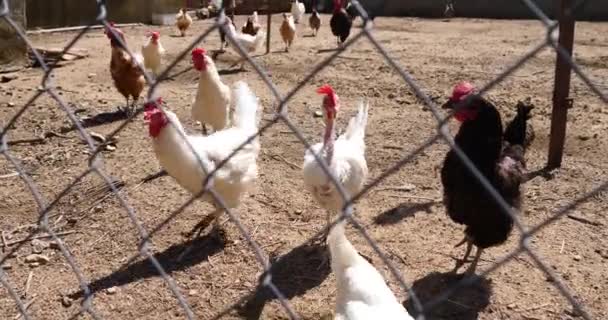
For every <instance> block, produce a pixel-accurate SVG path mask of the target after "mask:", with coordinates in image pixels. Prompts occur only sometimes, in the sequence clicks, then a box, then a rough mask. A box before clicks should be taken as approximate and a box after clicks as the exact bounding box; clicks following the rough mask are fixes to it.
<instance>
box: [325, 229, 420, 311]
mask: <svg viewBox="0 0 608 320" xmlns="http://www.w3.org/2000/svg"><path fill="white" fill-rule="evenodd" d="M345 223H346V221H344V220H343V221H340V222H338V223H337V224H336V225H335V226H334V227H333V229H332V230H331V232H330V233H329V236H328V237H327V245H328V246H329V252H330V254H331V270H332V271H333V273H334V275H335V277H336V284H337V287H338V288H337V289H338V290H337V297H336V315H335V318H334V319H335V320H375V319H382V320H413V318H412V317H411V316H410V315H409V313H408V312H407V310H405V308H404V307H403V305H402V304H401V303H399V301H398V300H397V298H396V297H395V295H394V294H393V292H392V291H391V289H390V288H389V287H388V286H387V285H386V282H385V281H384V278H383V277H382V275H381V274H380V272H378V270H376V268H374V266H372V265H371V264H370V263H369V262H367V260H365V259H364V258H363V257H361V256H360V255H359V253H357V250H356V249H355V247H354V246H353V245H352V243H351V242H350V241H349V240H348V239H347V238H346V235H345V234H344V225H345Z"/></svg>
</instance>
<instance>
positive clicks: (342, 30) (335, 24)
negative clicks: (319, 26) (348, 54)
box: [329, 0, 353, 46]
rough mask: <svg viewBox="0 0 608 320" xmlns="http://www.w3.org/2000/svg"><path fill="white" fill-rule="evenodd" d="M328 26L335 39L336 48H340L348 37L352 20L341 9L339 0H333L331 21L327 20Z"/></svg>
mask: <svg viewBox="0 0 608 320" xmlns="http://www.w3.org/2000/svg"><path fill="white" fill-rule="evenodd" d="M329 26H330V27H331V33H333V34H334V36H336V38H337V43H338V46H342V44H344V42H345V41H346V39H348V36H349V35H350V29H351V28H352V26H353V19H351V17H350V16H349V15H348V13H347V12H346V10H345V9H344V8H343V6H342V1H340V0H334V13H333V15H332V16H331V20H329Z"/></svg>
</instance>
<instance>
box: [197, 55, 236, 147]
mask: <svg viewBox="0 0 608 320" xmlns="http://www.w3.org/2000/svg"><path fill="white" fill-rule="evenodd" d="M192 64H193V65H194V68H195V69H196V70H198V71H199V72H200V75H199V80H198V90H197V92H196V98H195V99H194V103H193V104H192V118H193V119H194V120H196V121H199V122H200V123H201V125H202V127H203V134H204V135H207V127H205V125H206V124H207V125H210V126H211V127H213V130H214V131H218V130H222V129H224V128H225V127H226V126H228V116H229V113H230V100H231V96H230V95H231V92H230V87H228V86H227V85H225V84H224V83H222V79H220V75H219V74H218V72H217V68H216V67H215V63H214V62H213V59H211V58H210V57H209V56H207V54H206V51H205V49H203V48H195V49H193V50H192Z"/></svg>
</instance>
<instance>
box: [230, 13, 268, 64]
mask: <svg viewBox="0 0 608 320" xmlns="http://www.w3.org/2000/svg"><path fill="white" fill-rule="evenodd" d="M224 26H225V27H226V29H227V32H226V35H227V36H229V37H232V38H233V39H234V40H235V41H236V42H238V43H239V44H240V45H241V47H243V49H245V52H246V53H247V54H251V53H254V52H255V51H256V50H258V49H259V48H260V46H261V45H262V43H263V42H264V39H266V32H264V31H261V30H260V31H258V33H257V34H256V35H255V36H252V35H250V34H246V33H237V32H236V27H235V26H234V24H233V23H232V22H231V21H230V20H229V19H227V18H226V19H225V20H224ZM230 47H231V48H232V49H233V50H234V52H236V53H237V54H239V55H240V53H239V52H238V49H237V48H235V47H234V46H230ZM245 60H246V59H245V58H244V57H241V59H239V60H238V61H237V62H235V63H234V64H233V65H232V66H236V65H237V64H239V63H240V64H241V69H243V68H244V67H245Z"/></svg>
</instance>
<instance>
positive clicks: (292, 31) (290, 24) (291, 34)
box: [279, 13, 296, 52]
mask: <svg viewBox="0 0 608 320" xmlns="http://www.w3.org/2000/svg"><path fill="white" fill-rule="evenodd" d="M279 31H280V32H281V37H282V38H283V42H285V52H287V51H289V47H291V43H292V42H293V39H295V37H296V24H295V23H294V21H293V16H292V15H291V14H289V13H283V23H282V24H281V28H280V29H279Z"/></svg>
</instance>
